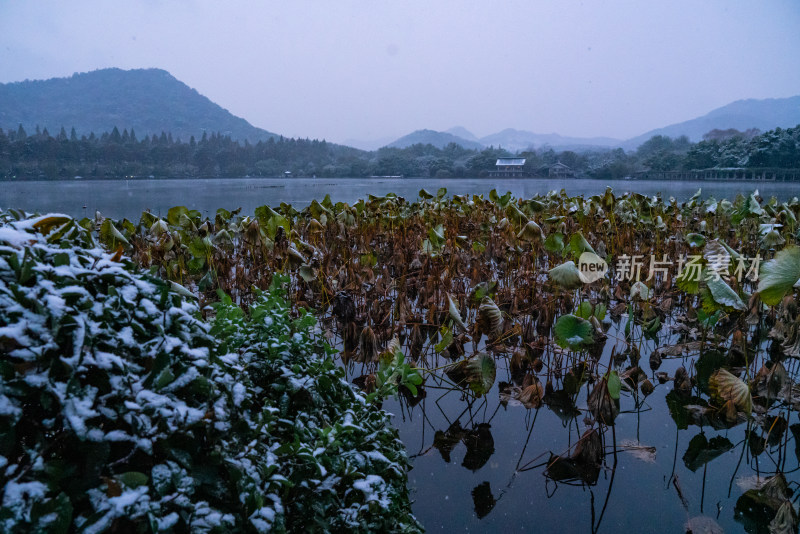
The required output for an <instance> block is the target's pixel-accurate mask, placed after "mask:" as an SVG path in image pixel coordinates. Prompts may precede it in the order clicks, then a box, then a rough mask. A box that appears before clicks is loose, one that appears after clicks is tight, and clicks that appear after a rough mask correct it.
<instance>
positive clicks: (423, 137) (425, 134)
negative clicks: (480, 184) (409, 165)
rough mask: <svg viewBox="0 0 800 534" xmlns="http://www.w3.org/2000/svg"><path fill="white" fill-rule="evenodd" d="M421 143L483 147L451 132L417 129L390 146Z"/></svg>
mask: <svg viewBox="0 0 800 534" xmlns="http://www.w3.org/2000/svg"><path fill="white" fill-rule="evenodd" d="M420 143H421V144H423V145H427V144H431V145H433V146H435V147H437V148H444V147H446V146H447V145H449V144H450V143H455V144H457V145H461V146H462V147H464V148H468V149H478V150H480V149H482V148H483V145H482V144H480V143H476V142H475V141H469V140H467V139H462V138H461V137H457V136H455V135H453V134H451V133H447V132H437V131H435V130H417V131H415V132H411V133H410V134H408V135H404V136H403V137H401V138H400V139H398V140H396V141H394V142H393V143H390V144H389V145H388V146H390V147H392V148H406V147H409V146H411V145H416V144H420Z"/></svg>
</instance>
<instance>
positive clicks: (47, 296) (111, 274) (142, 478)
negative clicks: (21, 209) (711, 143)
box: [0, 213, 419, 532]
mask: <svg viewBox="0 0 800 534" xmlns="http://www.w3.org/2000/svg"><path fill="white" fill-rule="evenodd" d="M0 223H1V224H0V485H1V486H2V488H3V490H2V506H0V530H2V531H4V532H28V531H40V532H68V531H81V532H103V531H116V532H171V531H174V532H183V531H193V532H266V531H274V532H281V531H323V530H324V531H343V530H355V531H376V530H379V531H390V530H393V531H416V530H418V529H419V527H418V525H417V523H416V520H415V519H414V518H413V516H412V515H411V514H410V504H409V499H408V494H407V489H406V486H405V482H406V474H405V472H406V469H407V467H408V462H407V457H406V454H405V451H404V448H403V446H402V444H401V442H400V441H399V439H398V437H397V433H396V431H395V430H393V429H391V428H390V427H389V426H388V419H387V416H386V414H385V413H384V412H382V411H380V410H377V409H376V408H375V407H374V406H373V405H372V404H371V403H369V402H367V400H366V399H365V398H364V397H363V396H362V395H361V394H359V393H357V392H355V391H354V390H353V389H352V388H351V387H350V386H349V384H348V383H347V382H346V381H345V380H344V378H343V372H342V370H341V369H340V368H337V367H336V366H335V365H334V364H333V362H332V360H331V359H330V358H329V354H328V352H329V351H330V349H329V348H328V347H327V346H326V345H325V344H324V343H322V342H321V341H319V340H318V338H317V336H316V335H315V322H314V319H313V317H311V316H310V315H308V314H307V313H305V312H301V313H300V314H299V317H297V318H294V319H293V318H291V317H290V315H289V310H288V307H287V305H286V303H285V301H284V299H283V295H282V291H281V288H280V286H281V284H282V283H284V280H283V279H282V278H281V277H280V276H276V277H275V281H274V282H273V287H272V288H271V290H270V291H269V292H265V293H261V294H259V295H258V297H257V299H256V301H255V303H254V305H253V306H252V307H251V308H250V311H249V313H245V312H244V311H243V310H242V309H240V308H239V307H237V306H236V305H234V304H233V303H232V302H231V300H230V299H229V298H227V297H224V296H223V298H222V301H221V302H220V303H219V304H217V305H216V317H215V320H214V321H213V323H211V324H208V323H205V322H203V321H202V320H201V319H199V315H198V309H197V307H196V305H195V304H194V303H193V302H191V299H188V298H187V297H186V296H184V295H183V294H182V293H181V292H179V291H176V290H175V288H174V287H171V286H170V285H169V284H168V283H165V282H163V281H161V280H159V279H157V278H154V277H151V276H148V275H146V274H143V273H140V272H138V271H137V270H136V269H135V267H134V266H133V265H132V264H131V263H130V262H126V261H124V260H122V261H120V260H121V258H119V257H117V256H112V255H111V254H108V253H106V252H104V251H103V250H101V249H100V248H97V247H95V246H94V243H93V241H92V237H91V236H90V234H89V233H88V232H86V231H85V230H83V229H82V228H81V227H80V226H78V225H77V224H76V223H75V222H74V221H73V220H71V219H69V218H67V217H57V216H46V217H39V218H25V217H20V216H19V215H18V214H14V213H5V214H3V213H0Z"/></svg>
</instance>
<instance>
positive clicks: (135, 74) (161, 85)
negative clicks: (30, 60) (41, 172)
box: [0, 69, 275, 143]
mask: <svg viewBox="0 0 800 534" xmlns="http://www.w3.org/2000/svg"><path fill="white" fill-rule="evenodd" d="M20 124H22V126H23V127H24V128H25V129H26V130H27V131H28V132H33V131H34V130H35V128H36V127H37V126H39V127H40V128H41V129H44V128H47V129H48V130H49V131H50V132H53V133H55V132H58V131H59V129H60V128H61V127H64V128H66V129H67V131H69V130H70V129H71V128H73V127H74V128H75V130H76V132H77V134H78V135H79V136H80V135H84V134H85V135H87V136H88V135H89V134H90V133H92V132H110V131H111V130H112V129H113V128H114V127H118V128H119V129H120V130H122V129H123V128H126V129H129V130H130V129H133V131H134V133H135V134H136V135H137V136H139V138H143V137H144V136H146V135H160V134H161V132H167V133H170V134H172V136H173V137H174V138H176V139H177V138H180V139H182V140H183V141H185V142H188V141H189V139H190V137H191V136H195V138H196V139H197V140H199V139H200V138H201V137H202V135H203V133H204V132H207V133H208V134H209V135H211V133H216V132H219V133H221V134H222V135H223V136H229V137H230V138H231V139H234V140H238V141H242V142H244V141H245V140H248V141H250V142H251V143H254V142H257V141H262V140H263V141H265V140H267V139H269V138H270V137H275V134H273V133H271V132H268V131H266V130H262V129H261V128H256V127H255V126H253V125H252V124H250V123H249V122H247V121H246V120H244V119H242V118H240V117H236V116H235V115H232V114H231V113H229V112H228V111H227V110H225V109H223V108H222V107H220V106H218V105H217V104H215V103H214V102H212V101H211V100H209V99H208V98H206V97H204V96H203V95H201V94H200V93H198V92H197V91H196V90H194V89H192V88H191V87H189V86H187V85H186V84H184V83H183V82H181V81H179V80H177V79H175V78H174V77H173V76H172V75H171V74H170V73H168V72H167V71H164V70H160V69H138V70H121V69H103V70H96V71H93V72H87V73H81V74H74V75H72V76H71V77H69V78H52V79H49V80H40V81H27V80H26V81H24V82H15V83H7V84H0V128H4V129H12V128H13V129H14V130H16V129H17V127H18V126H19V125H20Z"/></svg>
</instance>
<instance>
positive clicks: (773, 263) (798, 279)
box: [758, 245, 800, 306]
mask: <svg viewBox="0 0 800 534" xmlns="http://www.w3.org/2000/svg"><path fill="white" fill-rule="evenodd" d="M793 287H800V247H798V246H796V245H791V246H788V247H786V248H784V249H783V250H781V251H780V252H778V253H777V254H776V255H775V257H774V258H773V259H771V260H769V261H768V262H766V263H764V264H763V265H762V266H761V271H760V272H759V274H758V293H759V295H761V300H762V301H763V302H764V304H767V305H768V306H774V305H776V304H778V303H779V302H780V301H781V299H782V298H783V297H784V296H785V295H786V294H787V293H789V292H790V291H791V290H792V288H793Z"/></svg>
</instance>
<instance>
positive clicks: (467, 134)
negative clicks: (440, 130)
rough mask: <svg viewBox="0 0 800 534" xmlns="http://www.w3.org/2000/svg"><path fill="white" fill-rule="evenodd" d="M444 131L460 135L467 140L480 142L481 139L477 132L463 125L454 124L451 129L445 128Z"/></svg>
mask: <svg viewBox="0 0 800 534" xmlns="http://www.w3.org/2000/svg"><path fill="white" fill-rule="evenodd" d="M444 133H449V134H453V135H455V136H456V137H460V138H461V139H466V140H467V141H475V142H476V143H479V142H480V139H478V137H477V136H476V135H475V134H473V133H472V132H470V131H469V130H467V129H466V128H464V127H463V126H454V127H452V128H450V129H449V130H445V131H444Z"/></svg>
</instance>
